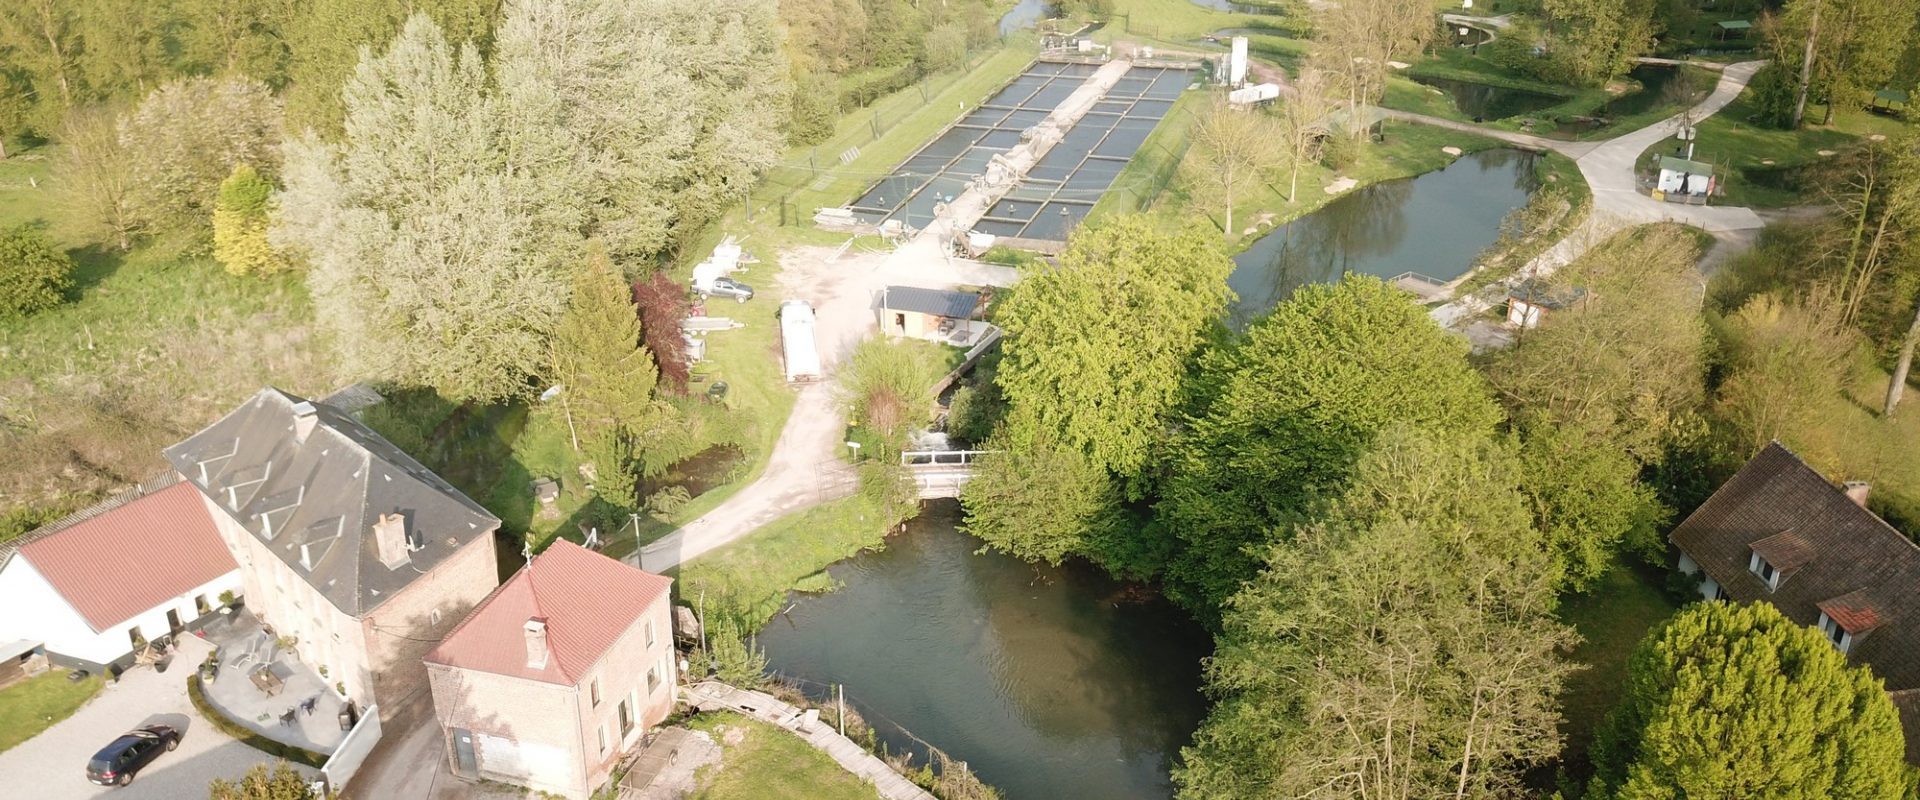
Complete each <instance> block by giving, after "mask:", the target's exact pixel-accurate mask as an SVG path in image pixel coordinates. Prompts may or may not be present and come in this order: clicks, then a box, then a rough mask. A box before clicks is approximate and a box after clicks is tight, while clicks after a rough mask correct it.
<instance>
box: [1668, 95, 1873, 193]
mask: <svg viewBox="0 0 1920 800" xmlns="http://www.w3.org/2000/svg"><path fill="white" fill-rule="evenodd" d="M1825 114H1826V109H1825V108H1824V107H1821V106H1809V107H1808V108H1807V119H1808V120H1810V122H1809V123H1808V124H1806V125H1804V126H1802V127H1801V128H1800V129H1799V130H1796V131H1788V130H1780V129H1777V128H1770V127H1763V126H1760V125H1757V124H1755V123H1754V122H1752V121H1751V120H1752V118H1754V117H1755V115H1756V111H1755V109H1754V107H1753V105H1752V97H1751V92H1750V91H1749V92H1748V93H1743V94H1741V95H1740V96H1739V97H1738V98H1735V99H1734V101H1733V102H1732V103H1730V104H1728V105H1727V107H1726V108H1724V109H1722V110H1721V111H1720V113H1718V114H1715V115H1713V116H1712V117H1709V118H1708V119H1706V120H1705V121H1703V122H1701V123H1700V125H1699V139H1698V142H1697V144H1696V146H1695V149H1694V160H1695V161H1700V162H1704V163H1708V164H1712V165H1714V166H1715V167H1716V168H1717V169H1719V170H1720V171H1721V173H1722V177H1723V178H1726V180H1725V185H1726V187H1727V196H1726V198H1724V199H1722V200H1720V201H1718V202H1720V203H1721V204H1723V205H1739V206H1751V207H1755V208H1778V207H1781V206H1789V205H1795V204H1799V203H1804V202H1807V201H1808V198H1809V193H1808V192H1806V191H1804V190H1803V189H1801V188H1800V187H1799V186H1798V185H1796V184H1797V182H1796V181H1794V180H1792V179H1791V171H1792V170H1795V169H1796V168H1799V167H1804V166H1807V165H1811V164H1815V163H1817V162H1821V161H1824V160H1826V159H1827V158H1829V157H1830V156H1823V155H1821V152H1822V151H1828V152H1832V153H1842V152H1845V151H1846V150H1847V149H1849V148H1851V147H1855V146H1857V145H1859V144H1860V143H1861V142H1862V140H1863V139H1864V138H1865V137H1868V136H1872V135H1875V134H1878V135H1882V136H1887V137H1894V136H1898V135H1900V134H1902V133H1905V132H1907V131H1908V130H1910V128H1909V126H1907V125H1906V124H1905V123H1903V122H1901V121H1900V120H1898V119H1895V118H1892V117H1884V116H1880V115H1878V114H1872V113H1869V112H1867V111H1864V110H1840V111H1836V112H1835V114H1834V118H1833V124H1832V125H1819V124H1816V123H1818V122H1819V121H1820V119H1821V118H1822V117H1824V116H1825ZM1678 146H1679V142H1678V141H1676V140H1673V139H1667V140H1665V141H1662V142H1660V143H1658V144H1655V145H1654V146H1652V147H1650V148H1648V149H1647V153H1646V154H1645V155H1643V156H1642V158H1643V159H1645V158H1650V157H1651V156H1652V155H1653V154H1670V153H1673V152H1675V150H1676V149H1677V148H1678ZM1643 163H1645V162H1643Z"/></svg>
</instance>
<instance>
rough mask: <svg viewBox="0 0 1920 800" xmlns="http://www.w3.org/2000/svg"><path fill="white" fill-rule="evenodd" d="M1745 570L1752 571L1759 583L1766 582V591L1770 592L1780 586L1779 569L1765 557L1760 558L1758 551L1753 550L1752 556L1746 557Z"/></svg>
mask: <svg viewBox="0 0 1920 800" xmlns="http://www.w3.org/2000/svg"><path fill="white" fill-rule="evenodd" d="M1747 571H1748V572H1751V573H1753V575H1754V577H1756V578H1759V579H1760V582H1761V583H1764V584H1766V585H1767V591H1769V592H1771V591H1773V590H1775V589H1778V588H1780V569H1779V568H1778V567H1775V566H1774V565H1773V564H1772V563H1770V562H1768V561H1767V560H1766V559H1764V558H1761V557H1760V553H1759V552H1758V551H1755V552H1754V553H1753V556H1752V557H1751V558H1748V559H1747Z"/></svg>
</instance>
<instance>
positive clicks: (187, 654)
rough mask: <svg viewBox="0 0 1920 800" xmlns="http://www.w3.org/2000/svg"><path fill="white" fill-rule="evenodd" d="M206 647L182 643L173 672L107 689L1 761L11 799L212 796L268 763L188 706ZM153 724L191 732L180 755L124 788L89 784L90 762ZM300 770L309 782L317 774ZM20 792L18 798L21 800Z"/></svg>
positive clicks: (136, 675)
mask: <svg viewBox="0 0 1920 800" xmlns="http://www.w3.org/2000/svg"><path fill="white" fill-rule="evenodd" d="M208 647H209V645H208V644H207V643H206V642H203V641H201V640H199V639H198V638H195V637H193V636H185V637H182V638H181V643H180V649H179V650H178V651H177V652H176V653H175V654H174V660H173V667H172V668H171V669H168V670H167V671H166V672H164V673H162V672H155V671H154V670H153V669H152V668H151V667H139V668H136V669H133V670H130V671H128V672H127V673H126V674H125V675H122V676H121V677H120V682H119V683H116V684H112V685H109V686H107V687H106V688H105V689H102V690H100V693H99V694H97V695H95V696H94V698H93V700H91V701H89V702H88V703H87V704H86V705H85V706H83V707H81V709H80V710H79V711H77V712H75V713H74V715H73V716H71V717H68V718H67V719H65V720H63V721H61V722H60V723H59V724H57V725H55V726H53V727H51V728H48V729H47V730H46V731H44V732H42V733H41V734H40V735H39V736H35V737H34V738H32V739H29V740H27V741H26V742H24V743H22V744H20V745H19V746H18V747H15V748H13V749H11V750H8V751H6V752H4V753H0V776H5V783H6V786H7V787H8V789H7V790H6V794H7V796H10V797H31V798H34V799H35V800H68V799H69V798H83V797H112V798H114V800H179V799H180V798H198V797H206V796H207V784H208V783H210V782H212V781H213V779H215V778H230V779H231V778H238V777H240V776H241V775H242V774H245V773H246V771H247V769H248V768H250V767H252V766H253V765H255V764H262V763H271V761H272V759H271V758H269V757H268V756H267V754H265V753H262V752H260V751H258V750H255V749H253V748H251V747H248V746H246V745H244V744H241V743H240V742H239V741H237V740H235V739H233V738H231V737H229V736H227V735H226V734H223V733H221V732H219V731H217V730H214V728H213V726H212V725H208V724H207V722H206V720H205V719H202V718H201V716H200V714H199V713H198V712H196V711H194V710H193V704H192V703H191V702H189V701H188V700H187V675H188V673H189V670H190V669H191V667H192V665H195V664H198V663H200V661H201V660H202V659H204V658H206V655H207V650H208ZM150 723H164V724H168V725H175V726H179V727H182V728H184V729H185V730H186V736H185V737H184V738H183V739H182V740H181V742H180V747H179V748H178V749H176V750H174V751H173V752H171V753H162V754H160V757H159V758H157V759H154V760H153V762H151V763H149V764H148V765H147V766H146V768H144V769H142V770H140V772H139V773H138V774H137V776H136V777H135V778H134V781H133V784H132V785H131V786H127V787H125V788H112V787H106V786H95V785H93V784H91V783H88V782H87V775H86V767H87V758H88V757H89V756H92V755H93V754H94V753H95V752H97V751H98V750H99V749H100V748H102V747H105V746H106V745H107V743H108V742H111V741H113V740H114V738H115V737H117V736H119V735H120V734H122V733H126V732H127V731H128V730H131V729H133V728H137V727H140V726H141V725H146V724H150ZM299 769H300V770H301V771H302V772H304V773H306V774H308V775H309V776H312V775H317V772H316V771H314V770H311V769H307V768H306V767H299ZM16 792H18V793H16Z"/></svg>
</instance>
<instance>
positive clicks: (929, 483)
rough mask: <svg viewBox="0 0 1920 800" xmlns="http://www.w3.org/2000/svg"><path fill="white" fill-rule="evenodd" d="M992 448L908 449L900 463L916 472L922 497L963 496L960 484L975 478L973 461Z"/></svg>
mask: <svg viewBox="0 0 1920 800" xmlns="http://www.w3.org/2000/svg"><path fill="white" fill-rule="evenodd" d="M991 452H993V451H991V450H908V451H906V452H904V453H901V454H900V464H901V466H904V467H906V468H907V472H908V473H910V474H912V475H913V485H914V487H915V488H917V489H919V490H920V499H922V500H932V499H935V498H942V497H959V496H960V488H961V487H963V486H966V485H967V481H969V480H971V479H972V478H973V461H974V459H975V458H977V457H979V456H983V455H986V454H988V453H991Z"/></svg>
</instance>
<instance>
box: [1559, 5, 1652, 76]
mask: <svg viewBox="0 0 1920 800" xmlns="http://www.w3.org/2000/svg"><path fill="white" fill-rule="evenodd" d="M1540 10H1541V11H1542V12H1543V14H1544V15H1545V17H1546V20H1547V32H1548V41H1547V52H1548V54H1549V58H1550V59H1551V62H1552V63H1553V64H1555V65H1556V66H1557V70H1556V71H1557V72H1559V73H1560V75H1559V76H1557V77H1559V78H1560V79H1562V80H1566V81H1568V82H1571V83H1576V84H1580V85H1586V86H1597V85H1600V84H1603V83H1606V82H1607V81H1610V80H1613V79H1615V78H1618V77H1620V76H1621V75H1625V74H1626V72H1627V70H1629V69H1632V68H1633V60H1634V59H1635V58H1638V57H1640V56H1643V55H1646V54H1648V53H1650V52H1652V51H1653V38H1654V34H1656V33H1658V32H1659V30H1658V25H1657V23H1656V22H1655V21H1654V16H1653V11H1654V8H1653V3H1652V2H1651V0H1624V1H1623V0H1542V2H1541V4H1540Z"/></svg>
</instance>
